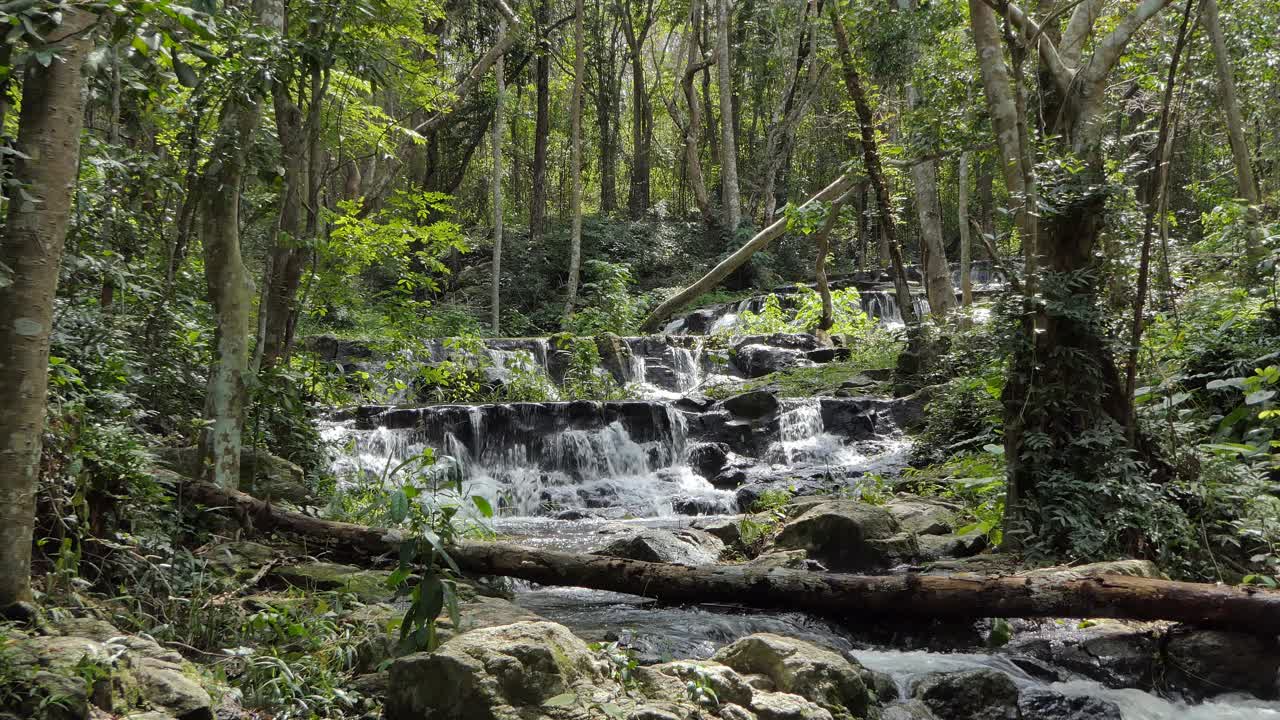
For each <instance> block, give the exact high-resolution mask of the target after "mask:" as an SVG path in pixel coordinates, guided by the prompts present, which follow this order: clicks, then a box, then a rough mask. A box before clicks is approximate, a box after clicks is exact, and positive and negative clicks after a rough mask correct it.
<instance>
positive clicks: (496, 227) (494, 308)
mask: <svg viewBox="0 0 1280 720" xmlns="http://www.w3.org/2000/svg"><path fill="white" fill-rule="evenodd" d="M502 31H503V32H505V31H506V23H505V22H504V23H503V28H502ZM503 57H504V56H502V55H499V56H498V59H497V61H495V62H494V63H493V78H494V82H495V83H496V85H497V98H496V99H495V100H494V108H493V128H492V133H493V134H492V136H491V138H490V140H491V142H492V143H493V171H492V176H491V178H490V180H489V183H490V193H491V195H492V201H493V267H492V276H493V277H492V278H491V285H490V291H489V329H490V330H491V331H492V332H493V334H494V335H497V334H498V333H500V332H501V331H502V305H501V303H502V134H503V132H504V131H503V128H502V113H503V110H504V108H503V104H504V103H505V101H506V97H505V96H506V85H505V83H506V79H505V77H504V76H503V72H504V70H503V64H504V63H503ZM541 60H542V58H539V61H541ZM539 71H541V70H539ZM539 80H541V76H539ZM538 91H539V92H540V93H541V92H542V88H541V87H539V88H538ZM539 111H541V107H539ZM541 119H542V118H541V116H540V117H539V120H541ZM542 142H543V163H544V164H543V167H542V171H543V173H544V175H545V173H546V165H545V163H546V141H545V140H542ZM534 157H535V159H534V188H533V193H534V197H535V198H537V197H538V184H539V183H538V180H537V174H538V167H537V162H538V161H537V155H536V153H535V156H534ZM543 200H544V203H543V204H544V205H545V198H544V199H543ZM536 209H537V201H536V200H535V202H534V207H533V210H536ZM532 218H533V215H532V212H531V213H530V220H529V223H530V227H529V233H530V242H532V241H533V236H532V234H533V219H532ZM539 221H541V219H539Z"/></svg>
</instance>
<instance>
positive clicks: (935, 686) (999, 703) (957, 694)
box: [913, 668, 1018, 720]
mask: <svg viewBox="0 0 1280 720" xmlns="http://www.w3.org/2000/svg"><path fill="white" fill-rule="evenodd" d="M913 694H914V695H915V697H916V698H917V699H919V700H921V701H922V702H924V704H925V705H926V706H928V708H929V710H931V711H932V712H933V714H934V715H937V716H938V717H940V718H946V719H947V720H999V719H1000V718H1008V719H1009V720H1016V718H1017V717H1018V687H1017V686H1016V685H1014V683H1013V680H1012V679H1011V678H1010V677H1009V676H1008V675H1005V674H1004V673H1002V672H997V671H995V670H989V669H986V668H982V669H978V670H966V671H964V672H955V673H940V674H937V675H930V676H928V677H926V678H924V679H923V680H921V681H920V682H919V683H918V684H917V685H916V687H915V689H914V692H913Z"/></svg>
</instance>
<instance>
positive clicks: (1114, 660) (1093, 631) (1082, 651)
mask: <svg viewBox="0 0 1280 720" xmlns="http://www.w3.org/2000/svg"><path fill="white" fill-rule="evenodd" d="M979 557H981V556H979ZM1159 646H1160V634H1159V629H1158V628H1153V627H1151V626H1148V625H1145V624H1133V623H1126V622H1122V621H1112V620H1103V621H1095V622H1094V623H1093V624H1091V625H1089V626H1088V627H1081V628H1077V629H1076V630H1075V631H1074V632H1071V633H1067V634H1063V633H1059V632H1055V631H1054V629H1053V628H1050V629H1049V630H1048V631H1047V633H1045V634H1040V633H1019V634H1018V635H1017V636H1015V638H1014V640H1013V642H1011V643H1009V644H1008V645H1006V646H1005V647H1004V648H1003V651H1004V652H1005V653H1007V654H1010V655H1015V656H1016V655H1022V656H1029V657H1032V658H1034V659H1036V660H1039V661H1041V662H1044V663H1047V664H1049V665H1051V666H1056V667H1061V668H1065V669H1067V670H1069V671H1072V672H1075V673H1079V674H1080V675H1083V676H1085V677H1088V678H1090V679H1093V680H1096V681H1098V682H1100V683H1102V684H1103V685H1106V686H1107V687H1113V688H1125V687H1133V688H1141V689H1149V688H1151V687H1152V685H1153V682H1154V678H1155V669H1156V668H1155V663H1156V657H1157V655H1158V654H1159Z"/></svg>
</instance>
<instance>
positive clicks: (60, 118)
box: [0, 9, 97, 609]
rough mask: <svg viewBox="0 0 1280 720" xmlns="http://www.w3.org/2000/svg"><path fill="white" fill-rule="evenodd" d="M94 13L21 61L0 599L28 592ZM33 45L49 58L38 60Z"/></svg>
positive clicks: (8, 294)
mask: <svg viewBox="0 0 1280 720" xmlns="http://www.w3.org/2000/svg"><path fill="white" fill-rule="evenodd" d="M95 22H97V17H96V16H95V15H93V14H91V13H88V12H85V11H83V10H77V9H70V10H68V11H67V13H66V15H65V16H64V18H63V21H62V23H61V24H60V25H59V26H58V27H56V28H54V29H52V30H51V31H49V32H48V33H47V37H46V38H45V41H44V43H43V45H44V47H33V48H32V50H33V52H32V59H31V60H29V61H28V62H27V64H26V68H25V69H24V70H23V83H22V105H21V108H22V109H21V112H20V113H19V117H18V137H17V141H16V143H15V148H14V149H15V150H16V151H17V153H16V154H15V156H14V157H15V159H14V165H13V180H14V182H16V183H18V186H19V187H21V188H22V189H23V192H22V193H14V194H13V197H11V198H10V200H9V211H8V217H7V218H6V222H5V228H4V235H3V241H0V265H3V266H4V267H5V268H7V270H8V271H9V272H11V273H12V275H11V278H12V280H11V282H10V283H9V284H7V285H0V387H3V388H4V392H3V393H0V609H4V608H6V607H8V606H10V605H12V604H13V603H15V602H20V601H29V600H31V543H32V534H33V532H34V526H35V510H36V487H37V484H38V480H39V477H40V451H41V448H42V441H43V437H42V435H43V433H44V418H45V398H46V396H47V393H48V384H49V383H48V379H49V333H50V330H51V329H52V325H53V300H54V296H55V295H56V293H57V289H58V270H59V267H60V265H61V262H62V249H63V245H64V243H65V242H66V238H67V221H68V219H69V218H70V214H71V190H72V187H73V186H74V184H75V180H76V168H77V165H78V162H79V156H80V155H79V153H80V129H81V126H82V123H83V120H84V100H83V96H82V94H81V91H80V90H81V88H80V86H81V75H80V67H81V65H83V64H84V60H85V58H86V56H87V55H88V54H89V50H90V48H91V47H92V42H91V40H90V38H89V37H88V31H89V29H90V28H91V27H92V26H93V24H94V23H95ZM36 50H41V51H43V50H48V51H51V52H54V53H56V54H57V58H56V59H55V60H54V61H53V62H51V63H49V66H48V67H44V66H42V65H41V64H40V63H39V62H38V61H37V60H36V59H35V52H34V51H36Z"/></svg>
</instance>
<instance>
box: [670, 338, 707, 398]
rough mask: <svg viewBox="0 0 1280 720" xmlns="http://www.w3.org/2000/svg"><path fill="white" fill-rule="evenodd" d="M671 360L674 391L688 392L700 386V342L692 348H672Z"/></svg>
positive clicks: (701, 375) (701, 373)
mask: <svg viewBox="0 0 1280 720" xmlns="http://www.w3.org/2000/svg"><path fill="white" fill-rule="evenodd" d="M671 360H672V362H671V371H672V372H673V373H675V376H676V390H678V391H680V392H689V391H690V390H694V389H696V388H697V387H698V386H699V385H701V384H702V377H703V372H702V341H700V340H696V341H695V342H694V343H693V347H692V348H685V347H678V346H672V348H671Z"/></svg>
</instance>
